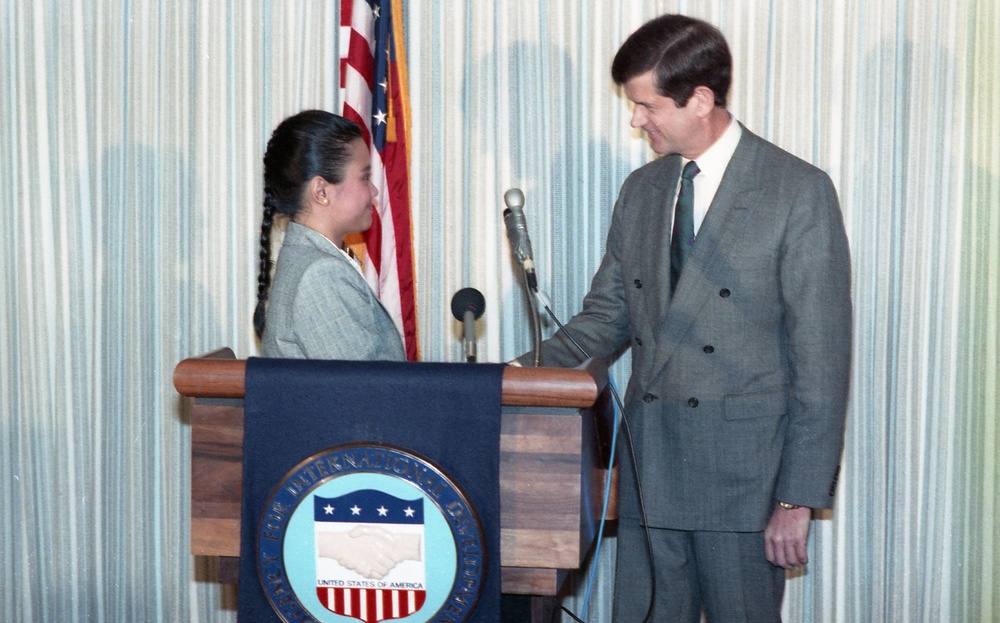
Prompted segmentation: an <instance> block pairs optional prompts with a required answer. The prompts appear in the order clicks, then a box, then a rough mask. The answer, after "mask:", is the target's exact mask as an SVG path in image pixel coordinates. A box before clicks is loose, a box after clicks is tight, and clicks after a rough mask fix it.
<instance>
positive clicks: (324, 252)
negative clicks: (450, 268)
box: [253, 110, 406, 361]
mask: <svg viewBox="0 0 1000 623" xmlns="http://www.w3.org/2000/svg"><path fill="white" fill-rule="evenodd" d="M370 174H371V160H370V157H369V154H368V149H367V147H366V146H365V142H364V140H363V139H362V138H361V130H360V129H359V128H358V126H357V125H355V124H354V123H352V122H351V121H348V120H347V119H344V118H343V117H339V116H337V115H334V114H332V113H329V112H325V111H321V110H306V111H303V112H300V113H298V114H297V115H294V116H292V117H289V118H288V119H285V120H284V121H282V122H281V123H280V124H279V125H278V127H277V128H275V130H274V133H273V134H272V135H271V140H270V141H268V143H267V152H266V153H265V154H264V218H263V220H262V221H261V228H260V274H259V276H258V279H257V282H258V287H257V308H256V310H255V311H254V318H253V320H254V329H255V331H256V332H257V336H258V337H259V338H260V339H261V350H262V354H263V355H264V356H265V357H291V358H299V359H369V360H374V359H378V360H396V361H403V360H405V359H406V355H405V351H404V349H403V342H402V338H401V337H400V334H399V331H398V330H397V329H396V325H395V324H394V323H393V321H392V318H391V317H390V316H389V313H388V312H387V311H386V309H385V308H384V307H383V306H382V303H381V302H379V300H378V297H376V296H375V292H374V291H372V289H371V287H370V286H369V285H368V283H367V282H366V281H365V279H364V277H363V276H362V274H361V267H360V266H359V265H358V263H357V261H356V260H354V259H353V258H352V257H350V256H349V255H348V253H347V252H346V251H345V250H344V237H345V236H347V235H348V234H352V233H356V232H362V231H365V230H366V229H368V228H369V227H371V224H372V209H373V207H372V201H373V199H374V198H375V196H376V195H377V194H378V191H377V189H376V188H375V186H374V185H373V184H372V183H371V181H370V179H369V176H370ZM279 214H280V215H283V216H285V217H286V218H287V219H288V227H287V230H286V233H285V239H284V242H283V243H282V246H281V252H280V254H279V256H278V262H277V266H276V267H275V270H274V278H273V284H272V278H271V227H272V224H273V222H274V217H275V216H276V215H279Z"/></svg>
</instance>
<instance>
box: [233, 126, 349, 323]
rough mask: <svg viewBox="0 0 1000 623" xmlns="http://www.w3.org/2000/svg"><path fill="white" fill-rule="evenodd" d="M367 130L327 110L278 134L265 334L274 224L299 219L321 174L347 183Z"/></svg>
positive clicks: (271, 171)
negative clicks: (354, 149) (355, 144)
mask: <svg viewBox="0 0 1000 623" xmlns="http://www.w3.org/2000/svg"><path fill="white" fill-rule="evenodd" d="M359 138H361V129H360V128H359V127H358V126H357V125H356V124H355V123H353V122H352V121H348V120H347V119H344V118H343V117H340V116H338V115H335V114H333V113H329V112H326V111H323V110H304V111H302V112H300V113H298V114H297V115H293V116H291V117H289V118H287V119H285V120H284V121H282V122H281V123H279V124H278V127H276V128H275V129H274V132H273V133H272V134H271V140H269V141H268V142H267V151H266V152H265V153H264V218H263V219H262V220H261V222H260V273H259V274H258V276H257V308H256V309H255V310H254V313H253V328H254V331H256V332H257V337H258V338H259V337H262V336H263V335H264V324H265V305H266V303H267V294H268V290H270V288H271V225H272V224H273V223H274V217H275V215H276V214H278V213H281V214H284V215H285V216H286V217H288V218H294V217H295V215H296V214H297V213H298V211H299V209H300V208H301V207H302V196H303V193H304V192H305V187H306V184H307V183H308V182H309V180H311V179H312V178H314V177H316V176H317V175H319V176H321V177H322V178H323V179H325V180H326V181H328V182H330V183H331V184H339V183H340V182H341V181H342V180H343V178H344V168H345V167H346V166H347V162H348V160H349V159H350V157H351V147H350V144H351V142H352V141H354V140H356V139H359Z"/></svg>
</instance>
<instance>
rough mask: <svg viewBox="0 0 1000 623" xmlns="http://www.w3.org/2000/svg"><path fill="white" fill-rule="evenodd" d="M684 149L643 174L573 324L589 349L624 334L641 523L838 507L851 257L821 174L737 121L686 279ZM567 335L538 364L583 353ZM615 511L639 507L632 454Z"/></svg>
mask: <svg viewBox="0 0 1000 623" xmlns="http://www.w3.org/2000/svg"><path fill="white" fill-rule="evenodd" d="M680 171H681V158H680V157H679V156H677V155H672V156H667V157H663V158H660V159H658V160H655V161H653V162H651V163H649V164H647V165H645V166H643V167H641V168H639V169H637V170H636V171H634V172H633V173H632V174H631V175H630V176H629V178H628V179H627V180H626V181H625V183H624V184H623V186H622V189H621V193H620V195H619V199H618V201H617V203H616V205H615V210H614V214H613V216H612V223H611V227H610V231H609V234H608V238H607V248H606V250H605V255H604V258H603V260H602V263H601V266H600V268H599V269H598V271H597V273H596V275H595V276H594V279H593V282H592V284H591V289H590V291H589V293H588V294H587V296H586V298H585V299H584V305H583V310H582V311H581V312H580V313H579V314H578V315H577V316H575V317H574V318H573V319H572V320H571V321H570V322H568V323H567V326H566V329H565V330H566V331H569V332H572V334H573V336H574V337H575V338H576V339H577V340H578V341H579V342H580V343H581V344H582V345H583V347H584V348H585V349H587V350H588V352H589V354H590V355H593V356H603V357H609V356H611V355H613V353H615V352H616V351H618V350H620V349H621V348H622V346H623V345H625V344H629V345H631V348H632V375H631V380H630V382H629V385H628V390H627V392H626V397H625V411H626V414H627V417H628V420H629V429H630V430H631V434H632V440H633V442H634V449H635V454H636V458H637V464H638V466H639V470H640V476H641V482H642V488H643V493H644V499H645V506H646V518H647V520H648V522H649V525H651V526H653V527H661V528H670V529H679V530H721V531H741V532H754V531H760V530H763V529H764V527H765V526H766V523H767V520H768V518H769V517H770V513H771V510H772V509H773V507H774V503H775V500H781V501H785V502H789V503H795V504H800V505H803V506H809V507H813V508H827V507H829V506H830V505H831V504H832V500H833V494H834V488H835V483H836V479H837V474H838V470H839V462H840V457H841V452H842V448H843V437H844V416H845V409H846V400H847V390H848V377H849V367H850V343H851V303H850V257H849V250H848V243H847V238H846V235H845V232H844V226H843V219H842V216H841V213H840V208H839V204H838V200H837V195H836V192H835V190H834V187H833V184H832V182H831V181H830V179H829V177H828V176H827V175H826V174H825V173H823V172H822V171H820V170H819V169H817V168H815V167H813V166H811V165H809V164H807V163H805V162H804V161H802V160H800V159H798V158H796V157H794V156H792V155H791V154H788V153H787V152H784V151H782V150H781V149H779V148H778V147H776V146H774V145H772V144H771V143H768V142H767V141H765V140H763V139H761V138H759V137H757V136H755V135H753V134H751V133H750V132H749V131H748V130H746V129H745V128H743V134H742V138H741V140H740V142H739V144H738V146H737V148H736V151H735V152H734V154H733V157H732V159H731V161H730V163H729V166H728V168H727V169H726V172H725V174H724V176H723V178H722V181H721V184H720V186H719V189H718V191H717V193H716V196H715V198H714V200H713V201H712V204H711V206H710V208H709V210H708V213H707V215H706V217H705V220H704V221H703V223H702V225H701V228H700V229H699V231H698V235H697V238H696V240H695V242H694V246H693V248H692V250H691V254H690V256H689V258H688V260H687V262H686V264H685V266H684V269H683V273H682V275H681V278H680V281H679V283H678V284H677V288H676V292H675V293H674V295H673V296H671V294H670V252H669V242H670V230H671V223H672V212H673V203H674V199H675V197H676V188H677V184H678V180H679V177H680ZM579 359H580V355H579V354H578V353H576V352H574V348H573V347H572V346H570V343H569V341H568V340H567V339H565V338H564V337H563V336H562V335H561V334H560V333H558V332H557V333H556V334H555V335H554V336H553V337H552V338H550V339H549V340H547V341H546V342H545V343H544V344H543V347H542V363H543V365H563V366H566V365H575V364H576V363H577V362H578V361H579ZM619 456H620V457H621V458H620V464H621V470H622V485H621V500H620V505H621V514H622V516H623V517H632V518H638V514H637V513H638V505H637V503H636V485H635V474H634V472H633V470H632V466H631V461H630V460H629V458H628V456H629V455H628V454H627V453H622V454H620V455H619Z"/></svg>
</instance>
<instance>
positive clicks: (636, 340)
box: [635, 338, 642, 346]
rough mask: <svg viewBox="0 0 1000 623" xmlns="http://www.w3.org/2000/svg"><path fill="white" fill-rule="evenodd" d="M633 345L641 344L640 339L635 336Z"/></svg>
mask: <svg viewBox="0 0 1000 623" xmlns="http://www.w3.org/2000/svg"><path fill="white" fill-rule="evenodd" d="M635 345H636V346H642V340H640V339H639V338H635Z"/></svg>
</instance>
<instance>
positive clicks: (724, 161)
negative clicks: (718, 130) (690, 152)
mask: <svg viewBox="0 0 1000 623" xmlns="http://www.w3.org/2000/svg"><path fill="white" fill-rule="evenodd" d="M742 136H743V128H741V127H740V124H739V123H738V122H737V121H736V119H733V118H732V116H730V117H729V127H727V128H726V131H725V132H723V133H722V136H720V137H719V138H718V139H716V141H715V142H714V143H712V146H711V147H709V148H708V149H707V150H705V153H703V154H702V155H700V156H698V158H697V160H696V161H697V163H698V170H699V171H701V173H702V174H703V175H705V176H707V177H712V178H715V179H720V180H721V179H722V174H723V173H725V172H726V167H728V166H729V161H730V160H732V158H733V153H735V152H736V146H737V145H739V142H740V137H742ZM688 162H689V161H688V159H687V158H682V162H681V166H683V165H685V164H687V163H688Z"/></svg>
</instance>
